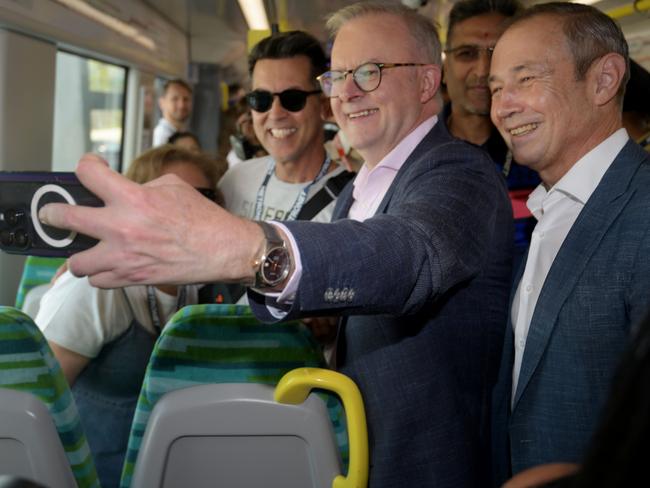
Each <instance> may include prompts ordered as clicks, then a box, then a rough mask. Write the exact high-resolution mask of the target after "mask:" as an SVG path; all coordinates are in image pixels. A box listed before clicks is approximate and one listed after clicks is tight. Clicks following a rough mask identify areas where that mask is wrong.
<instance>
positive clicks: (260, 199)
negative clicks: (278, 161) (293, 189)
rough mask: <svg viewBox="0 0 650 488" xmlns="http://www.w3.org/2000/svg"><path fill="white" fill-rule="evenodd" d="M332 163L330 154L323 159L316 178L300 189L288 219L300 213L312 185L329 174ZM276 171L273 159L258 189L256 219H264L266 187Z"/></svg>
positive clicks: (294, 217)
mask: <svg viewBox="0 0 650 488" xmlns="http://www.w3.org/2000/svg"><path fill="white" fill-rule="evenodd" d="M331 164H332V160H331V159H330V158H329V156H327V157H325V161H323V165H322V166H321V168H320V171H319V172H318V174H317V175H316V178H314V179H313V180H312V181H311V182H310V183H309V184H308V185H307V186H305V187H304V188H303V189H302V190H300V193H298V197H297V198H296V201H295V202H293V205H292V206H291V210H289V215H288V216H287V218H286V220H296V217H297V216H298V214H299V213H300V209H301V208H302V206H303V205H304V203H305V200H306V199H307V195H308V194H309V190H311V187H312V186H314V184H316V182H318V180H320V179H321V178H322V177H323V176H325V175H326V174H327V171H328V170H329V168H330V165H331ZM274 172H275V161H274V160H273V159H271V160H270V161H269V163H268V165H267V167H266V175H265V176H264V181H262V184H261V185H260V188H259V190H257V197H256V199H255V217H254V218H255V220H263V219H262V213H263V212H264V199H265V198H266V187H267V186H268V185H269V181H271V176H273V173H274Z"/></svg>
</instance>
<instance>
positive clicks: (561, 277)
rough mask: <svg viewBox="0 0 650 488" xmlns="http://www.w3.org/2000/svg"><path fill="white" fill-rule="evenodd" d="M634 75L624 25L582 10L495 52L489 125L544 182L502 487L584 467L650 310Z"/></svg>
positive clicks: (499, 452)
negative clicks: (620, 369) (532, 471)
mask: <svg viewBox="0 0 650 488" xmlns="http://www.w3.org/2000/svg"><path fill="white" fill-rule="evenodd" d="M585 39H588V41H589V42H585ZM628 77H629V69H628V47H627V43H626V41H625V38H624V36H623V33H622V32H621V29H620V27H619V26H618V25H617V24H616V23H615V22H614V21H613V20H612V19H610V18H609V17H608V16H607V15H605V14H604V13H602V12H600V11H599V10H597V9H595V8H593V7H589V6H586V5H580V4H574V3H559V2H557V3H548V4H538V5H535V6H534V7H532V8H531V9H529V10H527V11H525V12H524V13H523V14H521V16H519V17H517V18H516V20H514V22H513V23H512V24H511V25H510V26H509V27H508V29H507V30H506V31H505V32H504V33H503V35H502V36H501V38H500V39H499V41H498V42H497V45H496V48H495V50H494V56H493V57H492V66H491V70H490V81H489V83H490V90H491V93H492V120H493V121H494V123H495V125H496V126H497V128H498V129H499V131H500V132H501V135H502V136H503V137H504V139H505V140H506V142H507V143H508V146H509V147H510V148H511V149H512V152H513V155H514V157H515V158H516V160H517V161H519V163H521V164H523V165H526V166H527V167H529V168H531V169H534V170H535V171H537V172H538V173H539V175H540V177H541V179H542V182H543V184H541V185H540V186H539V187H537V188H536V189H535V191H534V192H533V193H531V195H530V197H529V199H528V203H527V205H528V207H529V209H530V210H531V212H532V213H533V215H534V216H535V218H536V219H537V224H536V226H535V230H534V232H533V234H532V239H531V244H530V249H529V251H528V255H527V259H526V263H525V268H523V267H522V269H521V270H520V272H519V274H518V276H517V277H516V281H515V286H514V289H513V300H512V308H511V314H510V319H511V321H510V324H509V327H508V329H507V331H506V339H505V343H504V348H503V358H502V363H501V371H500V377H499V383H498V384H497V387H496V388H495V393H494V398H495V422H494V429H493V435H494V439H495V441H497V442H496V443H495V449H494V454H495V468H496V475H497V479H496V482H497V484H499V485H500V483H501V482H502V481H503V480H504V479H506V478H507V477H508V476H509V474H510V472H509V470H510V468H511V469H512V472H513V473H517V472H519V471H521V470H523V469H525V468H528V467H530V466H534V465H537V464H542V463H549V462H580V460H581V458H582V456H583V454H584V450H585V446H586V445H587V442H588V441H589V439H590V437H591V435H592V433H593V431H594V427H595V426H596V424H597V421H598V418H599V414H600V413H601V408H602V406H603V404H604V401H605V398H606V396H607V392H608V390H609V386H610V381H611V379H612V374H613V372H614V369H615V366H616V364H617V363H618V361H619V357H620V355H621V352H622V351H623V349H624V347H625V346H626V344H627V343H628V341H629V337H630V332H631V328H632V326H633V324H634V323H635V322H636V321H638V320H639V319H641V318H642V316H643V315H644V314H645V312H646V310H647V309H648V306H650V293H648V290H649V289H650V221H649V220H648V214H649V212H650V193H648V191H647V189H648V188H649V187H650V157H649V156H648V154H647V153H645V152H644V151H643V149H642V148H641V147H639V145H638V144H636V143H635V142H634V141H632V140H630V138H629V136H628V134H627V132H626V131H625V129H623V128H622V122H621V106H622V101H623V93H624V91H625V85H626V83H627V80H628Z"/></svg>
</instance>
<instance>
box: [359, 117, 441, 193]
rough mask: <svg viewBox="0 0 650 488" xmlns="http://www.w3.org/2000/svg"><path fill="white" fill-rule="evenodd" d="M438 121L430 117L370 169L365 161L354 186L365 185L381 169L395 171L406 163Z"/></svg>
mask: <svg viewBox="0 0 650 488" xmlns="http://www.w3.org/2000/svg"><path fill="white" fill-rule="evenodd" d="M437 122H438V116H437V115H434V116H433V117H429V118H428V119H426V120H425V121H424V122H422V123H421V124H420V125H418V126H417V127H416V128H415V129H413V130H412V131H411V132H410V133H409V134H408V135H407V136H406V137H405V138H404V139H402V140H401V141H400V142H399V144H397V146H395V147H394V148H393V149H392V150H391V151H390V152H389V153H388V154H386V156H384V157H383V159H382V160H381V161H379V164H377V166H375V167H374V168H372V169H370V168H369V167H368V166H367V165H366V164H365V163H364V165H363V166H361V169H360V170H359V174H358V175H357V177H356V178H355V179H354V183H353V184H354V187H355V188H356V187H357V186H361V185H363V184H364V183H365V182H366V180H367V179H368V177H369V176H370V175H371V174H373V173H376V172H378V171H381V170H386V169H388V170H392V171H394V172H397V171H399V169H400V168H401V167H402V166H403V165H404V163H405V162H406V160H407V159H408V157H409V156H410V155H411V153H412V152H413V150H414V149H415V148H416V147H417V145H418V144H420V142H422V139H424V137H425V136H426V135H427V134H428V133H429V131H431V129H433V126H434V125H436V123H437Z"/></svg>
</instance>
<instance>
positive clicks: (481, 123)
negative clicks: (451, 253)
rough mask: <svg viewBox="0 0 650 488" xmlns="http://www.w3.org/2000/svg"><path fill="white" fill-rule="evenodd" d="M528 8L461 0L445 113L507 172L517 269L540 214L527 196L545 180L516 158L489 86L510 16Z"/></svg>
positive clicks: (454, 17) (446, 72)
mask: <svg viewBox="0 0 650 488" xmlns="http://www.w3.org/2000/svg"><path fill="white" fill-rule="evenodd" d="M521 10H523V6H522V5H521V3H520V2H519V0H461V1H460V2H457V3H454V6H453V7H452V9H451V11H450V13H449V20H448V23H447V25H448V30H447V49H445V53H446V57H445V61H444V67H443V82H444V83H445V86H446V88H447V95H448V97H449V103H448V104H446V105H445V108H444V110H443V112H442V114H441V116H440V120H441V124H442V125H443V126H444V127H446V128H447V130H449V132H450V133H451V135H453V136H454V137H458V138H459V139H462V140H465V141H469V142H471V143H472V144H476V145H477V146H480V147H481V148H483V149H485V150H486V151H487V152H488V154H489V155H490V158H492V161H494V163H495V164H496V167H497V170H498V171H499V173H501V174H503V176H504V178H505V180H506V183H507V186H508V191H509V194H510V202H511V204H512V210H513V217H514V219H515V237H514V239H515V240H514V242H515V251H514V253H513V260H514V262H513V270H514V271H516V270H517V268H518V267H519V264H520V263H521V261H522V259H523V257H524V255H525V252H526V249H527V248H528V244H529V243H530V235H531V233H532V231H533V227H535V219H534V218H533V216H532V215H531V214H530V211H529V210H528V208H527V207H526V198H528V195H529V194H530V192H531V191H533V190H534V189H535V187H536V186H537V185H538V184H539V181H540V180H539V175H538V174H537V173H536V172H535V171H533V170H531V169H530V168H527V167H526V166H522V165H520V164H517V162H516V161H513V158H512V152H510V151H509V150H508V147H507V146H506V143H505V142H504V140H503V138H502V137H501V135H500V134H499V131H498V130H497V129H496V127H494V124H492V121H491V120H490V103H491V96H490V90H489V88H488V75H489V74H490V59H491V57H492V51H493V49H494V45H495V44H496V42H497V40H498V39H499V36H500V35H501V32H503V29H504V27H505V25H506V23H507V20H508V19H509V18H511V17H512V16H513V15H515V14H516V13H517V12H519V11H521Z"/></svg>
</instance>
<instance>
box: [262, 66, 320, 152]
mask: <svg viewBox="0 0 650 488" xmlns="http://www.w3.org/2000/svg"><path fill="white" fill-rule="evenodd" d="M252 86H253V90H267V91H270V92H272V93H280V92H282V91H284V90H288V89H298V90H303V91H307V92H309V91H313V90H315V89H316V88H317V87H316V84H315V80H313V79H312V76H311V63H310V61H309V58H308V57H307V56H295V57H292V58H283V59H260V60H259V61H257V63H255V68H254V70H253V80H252ZM325 103H326V101H325V99H324V98H323V97H322V96H320V95H310V96H308V97H307V101H306V103H305V107H304V108H303V109H302V110H299V111H298V112H291V111H289V110H287V109H286V108H284V107H283V106H282V104H281V103H280V99H279V97H277V96H276V97H273V105H272V106H271V108H270V110H268V111H267V112H263V113H261V112H256V111H255V110H252V116H253V127H254V129H255V134H256V136H257V139H258V140H259V141H260V143H261V144H262V146H263V147H264V149H266V151H267V152H268V153H269V154H270V155H271V156H272V157H273V159H275V161H276V163H280V164H282V163H286V162H290V163H295V164H297V165H300V164H301V163H302V162H305V164H310V163H313V161H315V160H316V161H318V163H319V164H320V163H321V162H322V157H323V156H322V155H323V144H324V142H325V141H324V136H323V119H322V113H323V107H324V104H325Z"/></svg>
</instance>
